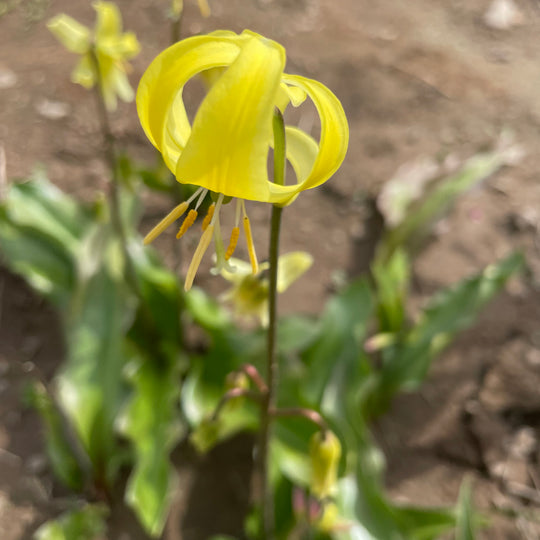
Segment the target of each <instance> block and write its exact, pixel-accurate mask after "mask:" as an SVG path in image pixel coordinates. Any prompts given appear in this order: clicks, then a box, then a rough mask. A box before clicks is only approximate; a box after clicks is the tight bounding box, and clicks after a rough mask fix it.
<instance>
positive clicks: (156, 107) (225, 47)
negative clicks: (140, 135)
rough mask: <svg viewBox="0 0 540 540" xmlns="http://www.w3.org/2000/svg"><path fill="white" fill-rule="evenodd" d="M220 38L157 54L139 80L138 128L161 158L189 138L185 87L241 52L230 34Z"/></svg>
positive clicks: (180, 45) (179, 45)
mask: <svg viewBox="0 0 540 540" xmlns="http://www.w3.org/2000/svg"><path fill="white" fill-rule="evenodd" d="M223 34H224V33H220V34H219V35H217V34H210V35H207V36H194V37H191V38H188V39H185V40H183V41H180V42H178V43H176V44H175V45H173V46H171V47H169V48H168V49H166V50H165V51H163V52H162V53H161V54H159V55H158V56H157V57H156V58H155V59H154V61H153V62H152V63H151V64H150V66H149V68H148V69H147V70H146V71H145V73H144V75H143V76H142V78H141V81H140V83H139V87H138V89H137V111H138V113H139V118H140V121H141V125H142V127H143V129H144V131H145V133H146V136H147V137H148V138H149V139H150V141H151V142H152V144H153V145H154V146H155V147H156V148H157V149H158V150H160V151H161V152H163V153H164V157H166V156H165V153H166V152H168V151H169V150H170V151H172V152H176V153H177V152H178V151H179V150H182V148H183V146H184V145H185V142H186V140H187V138H188V137H189V134H190V126H189V123H188V121H187V115H186V111H185V108H184V105H183V102H182V90H183V88H184V85H185V84H186V83H187V81H188V80H189V79H190V78H191V77H193V76H194V75H196V74H197V73H199V72H201V71H204V70H207V69H211V68H214V67H221V66H227V65H228V64H230V63H231V62H233V61H234V59H235V58H236V56H237V55H238V53H239V51H240V48H239V46H238V45H237V44H236V43H235V42H234V40H233V39H231V37H230V36H229V34H228V33H227V35H223ZM173 103H174V107H173V106H172V105H173ZM164 143H165V144H164ZM169 146H170V147H171V148H169ZM178 146H180V148H179V149H178V148H175V147H178ZM173 172H174V170H173Z"/></svg>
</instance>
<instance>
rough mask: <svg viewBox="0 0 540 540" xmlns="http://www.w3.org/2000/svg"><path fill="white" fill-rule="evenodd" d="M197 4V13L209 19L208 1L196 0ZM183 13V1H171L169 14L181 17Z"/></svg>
mask: <svg viewBox="0 0 540 540" xmlns="http://www.w3.org/2000/svg"><path fill="white" fill-rule="evenodd" d="M197 3H198V4H199V11H200V12H201V15H202V16H203V17H210V13H211V12H210V6H209V5H208V0H197ZM182 11H184V0H172V2H171V12H172V14H173V15H174V16H175V17H179V16H180V15H182Z"/></svg>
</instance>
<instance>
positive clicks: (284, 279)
mask: <svg viewBox="0 0 540 540" xmlns="http://www.w3.org/2000/svg"><path fill="white" fill-rule="evenodd" d="M312 264H313V257H312V256H311V255H310V254H309V253H306V252H305V251H293V252H291V253H287V254H286V255H282V256H281V257H280V258H279V259H278V274H277V291H278V293H282V292H283V291H285V290H286V289H288V288H289V287H290V286H291V284H292V283H294V282H295V281H296V280H297V279H298V278H299V277H300V276H301V275H302V274H304V273H305V272H307V271H308V270H309V268H310V267H311V265H312Z"/></svg>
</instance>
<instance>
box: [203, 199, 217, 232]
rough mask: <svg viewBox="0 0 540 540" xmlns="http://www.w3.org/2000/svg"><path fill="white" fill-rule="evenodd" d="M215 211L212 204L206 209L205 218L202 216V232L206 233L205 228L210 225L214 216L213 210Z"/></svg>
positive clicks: (214, 206)
mask: <svg viewBox="0 0 540 540" xmlns="http://www.w3.org/2000/svg"><path fill="white" fill-rule="evenodd" d="M215 209H216V205H215V204H214V203H212V204H211V205H210V206H209V207H208V213H207V214H206V216H204V220H203V222H202V230H203V231H206V227H208V225H210V221H211V220H212V217H213V216H214V210H215Z"/></svg>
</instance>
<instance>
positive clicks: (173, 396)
mask: <svg viewBox="0 0 540 540" xmlns="http://www.w3.org/2000/svg"><path fill="white" fill-rule="evenodd" d="M132 371H133V372H132V374H131V377H130V380H131V383H132V385H133V388H134V393H133V396H132V398H131V400H130V402H129V404H128V406H127V408H126V410H125V411H124V414H123V415H122V417H121V419H120V427H121V431H122V432H123V434H124V435H125V436H126V437H127V438H128V439H129V440H130V441H131V443H132V445H133V448H134V454H135V468H134V470H133V472H132V473H131V476H130V478H129V481H128V485H127V489H126V500H127V502H128V504H129V505H130V506H131V507H132V508H133V509H134V510H135V513H136V514H137V516H138V518H139V521H140V522H141V523H142V525H143V527H144V528H145V530H146V531H147V532H148V534H150V535H151V536H153V537H158V536H159V535H160V534H161V533H162V531H163V527H164V525H165V520H166V518H167V512H168V509H169V504H170V500H171V493H172V490H173V488H174V485H175V483H176V475H175V472H174V468H173V466H172V464H171V462H170V460H169V454H170V452H171V450H172V448H173V446H174V445H175V443H176V442H177V441H178V439H179V437H180V434H181V425H180V422H179V420H178V418H179V415H178V399H179V394H180V381H179V376H178V369H177V367H176V363H175V361H174V359H171V360H170V361H169V362H163V361H162V362H160V361H156V359H153V358H148V359H146V360H145V361H144V362H140V363H139V364H138V365H137V366H136V367H134V368H132Z"/></svg>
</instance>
